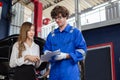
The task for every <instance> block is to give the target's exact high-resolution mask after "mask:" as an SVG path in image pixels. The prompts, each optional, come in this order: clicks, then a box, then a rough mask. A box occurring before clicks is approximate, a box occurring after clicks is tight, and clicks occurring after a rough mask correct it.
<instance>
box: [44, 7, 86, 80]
mask: <svg viewBox="0 0 120 80" xmlns="http://www.w3.org/2000/svg"><path fill="white" fill-rule="evenodd" d="M51 17H52V18H53V19H54V20H55V22H56V23H57V24H58V28H57V29H55V30H54V31H52V32H50V33H49V35H48V37H47V39H46V43H45V46H44V53H45V54H51V53H50V52H54V51H58V52H59V54H58V55H55V56H53V57H51V59H50V60H49V62H50V63H51V68H50V76H49V78H50V80H80V70H79V66H78V61H81V60H83V57H84V56H85V54H86V43H85V40H84V38H83V36H82V33H81V32H80V31H79V30H78V29H77V28H74V27H72V26H70V25H69V24H67V19H68V17H69V11H68V10H67V9H66V8H65V7H64V6H56V7H55V8H54V9H53V10H52V11H51ZM46 52H48V53H46Z"/></svg>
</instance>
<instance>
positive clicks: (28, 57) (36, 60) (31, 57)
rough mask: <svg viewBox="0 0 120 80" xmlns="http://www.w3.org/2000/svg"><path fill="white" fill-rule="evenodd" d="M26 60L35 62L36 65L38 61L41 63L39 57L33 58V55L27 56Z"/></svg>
mask: <svg viewBox="0 0 120 80" xmlns="http://www.w3.org/2000/svg"><path fill="white" fill-rule="evenodd" d="M24 59H25V61H26V60H29V61H31V62H35V63H36V62H38V61H40V58H39V57H38V56H33V55H26V56H25V57H24Z"/></svg>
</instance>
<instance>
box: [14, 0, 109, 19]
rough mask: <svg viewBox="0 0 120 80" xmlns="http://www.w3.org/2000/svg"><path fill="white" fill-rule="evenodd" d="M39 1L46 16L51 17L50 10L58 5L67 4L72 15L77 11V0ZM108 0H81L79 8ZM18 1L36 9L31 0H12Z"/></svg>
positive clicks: (87, 7) (88, 7)
mask: <svg viewBox="0 0 120 80" xmlns="http://www.w3.org/2000/svg"><path fill="white" fill-rule="evenodd" d="M39 1H40V2H41V3H42V4H43V16H44V17H47V18H50V12H51V10H52V9H53V7H54V6H56V5H63V6H66V7H67V8H68V9H69V11H70V15H72V14H74V13H75V0H39ZM107 1H109V0H79V9H80V10H81V11H84V10H87V9H90V8H92V7H94V6H97V5H99V4H102V3H105V2H107ZM17 2H19V3H21V4H22V5H24V6H26V7H28V8H29V9H31V10H32V11H33V10H34V4H33V3H32V2H31V0H12V4H13V5H14V4H16V3H17Z"/></svg>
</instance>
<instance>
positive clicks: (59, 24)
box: [54, 14, 66, 27]
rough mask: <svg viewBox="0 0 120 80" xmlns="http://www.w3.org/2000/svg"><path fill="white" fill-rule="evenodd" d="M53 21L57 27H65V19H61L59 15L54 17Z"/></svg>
mask: <svg viewBox="0 0 120 80" xmlns="http://www.w3.org/2000/svg"><path fill="white" fill-rule="evenodd" d="M54 20H55V22H56V23H57V24H58V26H59V27H63V26H65V25H66V17H62V15H61V14H59V15H58V16H56V17H55V19H54Z"/></svg>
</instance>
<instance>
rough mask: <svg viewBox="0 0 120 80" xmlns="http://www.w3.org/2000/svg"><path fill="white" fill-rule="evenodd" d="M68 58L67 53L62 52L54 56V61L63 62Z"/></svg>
mask: <svg viewBox="0 0 120 80" xmlns="http://www.w3.org/2000/svg"><path fill="white" fill-rule="evenodd" d="M67 56H68V54H67V53H63V52H61V53H60V54H58V55H56V56H54V57H53V59H54V60H62V59H66V58H67Z"/></svg>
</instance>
